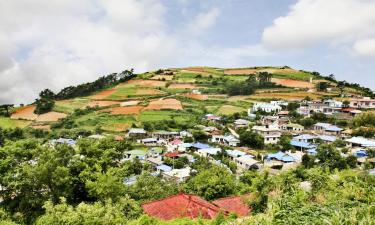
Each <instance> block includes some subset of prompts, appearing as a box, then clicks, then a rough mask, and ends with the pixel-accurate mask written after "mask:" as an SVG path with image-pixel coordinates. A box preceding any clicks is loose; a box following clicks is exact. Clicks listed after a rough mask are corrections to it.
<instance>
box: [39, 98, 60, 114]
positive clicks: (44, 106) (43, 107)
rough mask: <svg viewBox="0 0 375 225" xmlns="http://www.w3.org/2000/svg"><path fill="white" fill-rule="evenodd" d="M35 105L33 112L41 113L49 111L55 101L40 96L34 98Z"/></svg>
mask: <svg viewBox="0 0 375 225" xmlns="http://www.w3.org/2000/svg"><path fill="white" fill-rule="evenodd" d="M35 105H36V108H35V110H34V112H35V113H36V114H43V113H47V112H49V111H51V110H52V108H53V106H54V105H55V102H54V101H53V100H52V99H46V98H41V99H36V100H35Z"/></svg>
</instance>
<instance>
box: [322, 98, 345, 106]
mask: <svg viewBox="0 0 375 225" xmlns="http://www.w3.org/2000/svg"><path fill="white" fill-rule="evenodd" d="M323 104H325V105H327V106H329V107H332V108H342V105H343V103H342V102H341V101H337V100H334V99H326V100H324V101H323Z"/></svg>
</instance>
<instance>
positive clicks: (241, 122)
mask: <svg viewBox="0 0 375 225" xmlns="http://www.w3.org/2000/svg"><path fill="white" fill-rule="evenodd" d="M249 123H250V121H248V120H244V119H237V120H235V121H234V127H235V128H236V129H237V128H240V127H247V126H249Z"/></svg>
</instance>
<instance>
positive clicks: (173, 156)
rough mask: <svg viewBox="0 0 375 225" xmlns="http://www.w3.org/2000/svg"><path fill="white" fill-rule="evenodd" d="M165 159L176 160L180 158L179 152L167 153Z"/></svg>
mask: <svg viewBox="0 0 375 225" xmlns="http://www.w3.org/2000/svg"><path fill="white" fill-rule="evenodd" d="M164 157H168V158H172V159H175V158H178V157H180V153H178V152H167V153H165V154H164Z"/></svg>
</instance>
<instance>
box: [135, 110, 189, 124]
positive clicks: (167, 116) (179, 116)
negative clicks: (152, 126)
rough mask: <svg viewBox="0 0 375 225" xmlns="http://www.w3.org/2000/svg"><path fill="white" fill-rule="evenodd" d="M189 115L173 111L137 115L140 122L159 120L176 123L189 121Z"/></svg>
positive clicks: (148, 112) (144, 112)
mask: <svg viewBox="0 0 375 225" xmlns="http://www.w3.org/2000/svg"><path fill="white" fill-rule="evenodd" d="M190 116H191V115H190V114H188V113H186V112H181V111H174V110H160V111H153V110H150V111H142V112H141V114H140V115H138V120H139V121H140V122H153V121H161V120H175V121H178V122H186V121H189V120H190V118H189V117H190Z"/></svg>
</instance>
